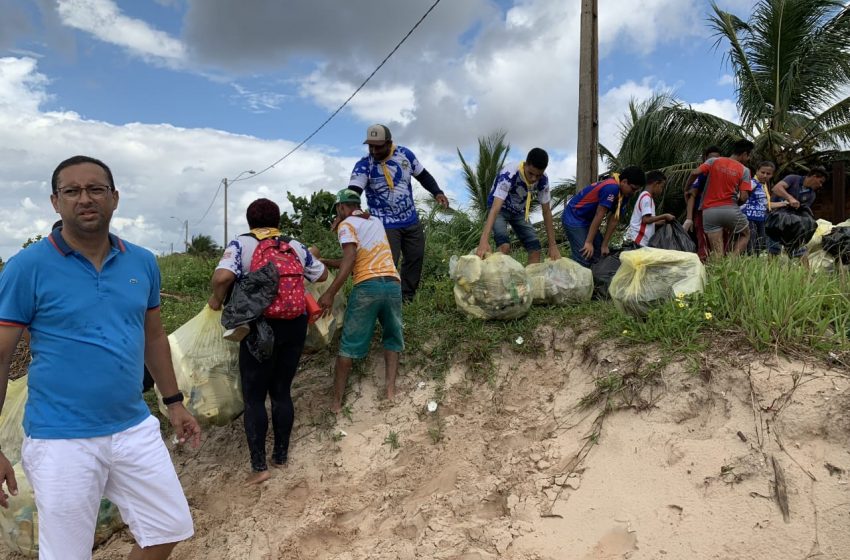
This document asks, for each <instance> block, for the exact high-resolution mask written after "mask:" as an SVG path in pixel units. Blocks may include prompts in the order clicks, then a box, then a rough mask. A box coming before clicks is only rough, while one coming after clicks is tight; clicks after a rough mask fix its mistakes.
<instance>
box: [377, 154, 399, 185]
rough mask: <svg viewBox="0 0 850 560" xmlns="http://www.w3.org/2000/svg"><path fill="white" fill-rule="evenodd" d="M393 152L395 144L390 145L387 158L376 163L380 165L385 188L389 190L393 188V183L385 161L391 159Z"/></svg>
mask: <svg viewBox="0 0 850 560" xmlns="http://www.w3.org/2000/svg"><path fill="white" fill-rule="evenodd" d="M393 152H395V144H390V153H389V154H387V157H385V158H384V159H382V160H381V161H379V162H378V163H380V164H381V171H383V172H384V179H386V180H387V187H389V189H390V190H393V189H394V188H395V183H393V174H392V173H390V170H389V168H387V161H389V159H390V158H391V157H393Z"/></svg>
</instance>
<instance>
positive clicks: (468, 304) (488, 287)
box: [449, 253, 532, 320]
mask: <svg viewBox="0 0 850 560" xmlns="http://www.w3.org/2000/svg"><path fill="white" fill-rule="evenodd" d="M449 274H450V276H451V279H452V280H453V281H454V283H455V286H454V295H455V303H456V304H457V306H458V308H459V309H461V310H462V311H463V312H464V313H466V314H467V315H469V316H470V317H474V318H477V319H484V320H491V319H495V320H510V319H519V318H520V317H523V316H525V314H526V313H528V310H529V309H530V308H531V303H532V297H531V283H530V282H529V280H528V273H527V272H526V271H525V268H524V267H523V266H522V265H521V264H519V263H518V262H517V261H515V260H514V259H512V258H511V257H510V256H508V255H504V254H502V253H495V254H492V255H490V256H488V257H487V258H486V259H484V260H482V259H480V258H479V257H477V256H476V255H464V256H462V257H456V256H455V257H452V259H451V263H450V264H449Z"/></svg>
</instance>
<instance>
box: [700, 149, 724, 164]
mask: <svg viewBox="0 0 850 560" xmlns="http://www.w3.org/2000/svg"><path fill="white" fill-rule="evenodd" d="M722 153H723V151H722V150H721V149H720V148H719V147H717V146H709V147H708V148H706V149H704V150H703V151H702V160H703V161H705V160H707V159H708V154H722Z"/></svg>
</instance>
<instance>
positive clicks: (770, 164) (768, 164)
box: [756, 159, 776, 171]
mask: <svg viewBox="0 0 850 560" xmlns="http://www.w3.org/2000/svg"><path fill="white" fill-rule="evenodd" d="M762 167H769V168H771V169H773V170H774V171H776V164H775V163H773V162H772V161H770V160H769V159H766V160H764V161H763V162H761V163H760V164H759V165H758V167H756V171H758V170H759V169H761V168H762Z"/></svg>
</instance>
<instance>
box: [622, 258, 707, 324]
mask: <svg viewBox="0 0 850 560" xmlns="http://www.w3.org/2000/svg"><path fill="white" fill-rule="evenodd" d="M620 262H621V264H620V268H619V270H617V274H615V275H614V278H613V279H612V280H611V286H610V287H609V288H608V293H609V294H611V299H612V300H614V305H615V306H616V307H617V309H619V310H620V311H622V312H623V313H628V314H629V315H632V316H634V317H645V316H646V315H647V314H648V313H649V311H650V310H651V309H652V308H653V307H655V306H657V305H659V304H661V303H663V302H666V301H671V300H673V299H674V298H675V297H676V296H677V295H679V294H684V295H690V294H694V293H698V292H702V291H703V288H704V287H705V267H704V266H703V265H702V263H701V262H700V260H699V257H698V256H697V254H696V253H685V252H682V251H669V250H667V249H652V248H650V247H644V248H642V249H637V250H634V251H623V252H622V253H620Z"/></svg>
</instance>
